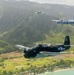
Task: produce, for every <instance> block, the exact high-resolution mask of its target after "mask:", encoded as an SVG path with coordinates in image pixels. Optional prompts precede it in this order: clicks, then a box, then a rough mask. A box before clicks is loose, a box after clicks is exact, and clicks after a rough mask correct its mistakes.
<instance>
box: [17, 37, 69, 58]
mask: <svg viewBox="0 0 74 75" xmlns="http://www.w3.org/2000/svg"><path fill="white" fill-rule="evenodd" d="M16 47H18V48H21V49H24V57H25V58H31V57H36V56H37V55H38V54H39V53H41V52H42V53H45V52H47V54H48V53H51V52H52V53H60V52H62V51H65V50H68V49H69V48H70V39H69V36H66V37H65V41H64V44H62V45H55V46H53V45H51V44H38V45H36V46H34V47H31V48H29V47H25V46H22V45H16ZM52 53H51V54H52Z"/></svg>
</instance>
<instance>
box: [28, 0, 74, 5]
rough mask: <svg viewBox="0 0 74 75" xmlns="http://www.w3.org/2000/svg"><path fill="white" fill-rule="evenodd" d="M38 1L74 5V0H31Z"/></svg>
mask: <svg viewBox="0 0 74 75" xmlns="http://www.w3.org/2000/svg"><path fill="white" fill-rule="evenodd" d="M29 1H32V2H38V3H48V4H64V5H74V0H29Z"/></svg>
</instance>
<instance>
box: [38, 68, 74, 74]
mask: <svg viewBox="0 0 74 75" xmlns="http://www.w3.org/2000/svg"><path fill="white" fill-rule="evenodd" d="M68 70H74V68H66V69H59V70H55V71H52V72H48V71H46V72H45V73H41V74H38V75H42V74H48V73H53V72H54V73H56V72H61V71H68Z"/></svg>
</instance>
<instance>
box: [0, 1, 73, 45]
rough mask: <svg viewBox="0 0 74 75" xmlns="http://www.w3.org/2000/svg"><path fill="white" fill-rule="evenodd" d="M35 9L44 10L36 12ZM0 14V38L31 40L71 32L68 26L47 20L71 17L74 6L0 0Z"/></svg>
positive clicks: (10, 40) (30, 41)
mask: <svg viewBox="0 0 74 75" xmlns="http://www.w3.org/2000/svg"><path fill="white" fill-rule="evenodd" d="M38 11H40V12H42V13H43V12H44V13H45V14H42V13H41V14H37V13H36V12H38ZM0 15H1V17H0V36H1V37H0V38H1V39H3V40H5V41H7V42H9V43H11V44H17V43H18V44H24V45H28V44H33V43H35V42H37V41H42V40H45V39H47V38H46V37H47V36H48V37H52V36H55V35H56V34H57V35H60V34H62V36H63V35H65V34H69V35H72V36H74V34H73V32H74V30H73V27H72V26H68V27H67V26H64V28H63V27H62V25H57V24H56V23H54V22H52V21H51V20H52V19H57V18H63V17H65V18H66V17H67V18H71V17H73V16H74V6H66V5H57V4H39V3H35V2H29V1H24V2H23V1H18V2H8V1H6V2H3V1H2V2H1V1H0Z"/></svg>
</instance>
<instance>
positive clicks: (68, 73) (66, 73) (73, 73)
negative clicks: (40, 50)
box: [40, 69, 74, 75]
mask: <svg viewBox="0 0 74 75" xmlns="http://www.w3.org/2000/svg"><path fill="white" fill-rule="evenodd" d="M40 75H74V69H72V70H62V71H56V72H50V73H44V74H40Z"/></svg>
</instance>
